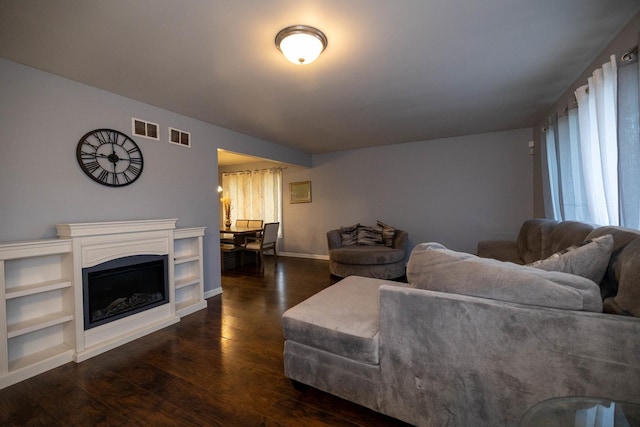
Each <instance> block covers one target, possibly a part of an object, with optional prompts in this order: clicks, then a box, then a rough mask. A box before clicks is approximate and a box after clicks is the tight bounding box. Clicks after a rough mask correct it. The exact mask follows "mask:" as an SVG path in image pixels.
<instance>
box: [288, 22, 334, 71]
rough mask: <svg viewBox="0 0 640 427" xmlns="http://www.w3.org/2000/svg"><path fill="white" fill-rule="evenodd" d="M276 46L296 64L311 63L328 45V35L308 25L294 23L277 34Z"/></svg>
mask: <svg viewBox="0 0 640 427" xmlns="http://www.w3.org/2000/svg"><path fill="white" fill-rule="evenodd" d="M276 47H277V48H278V49H279V50H280V51H281V52H282V54H283V55H284V56H285V58H287V59H288V60H289V61H291V62H293V63H294V64H298V65H305V64H311V63H312V62H313V61H315V60H316V59H317V58H318V56H320V54H321V53H322V51H323V50H325V48H326V47H327V36H325V35H324V34H323V33H322V31H320V30H318V29H317V28H313V27H309V26H308V25H293V26H291V27H287V28H284V29H283V30H281V31H280V32H279V33H278V34H277V35H276Z"/></svg>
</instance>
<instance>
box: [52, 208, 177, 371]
mask: <svg viewBox="0 0 640 427" xmlns="http://www.w3.org/2000/svg"><path fill="white" fill-rule="evenodd" d="M176 221H177V220H175V219H162V220H145V221H118V222H100V223H81V224H59V225H57V226H56V228H57V230H58V236H59V237H61V238H68V239H71V241H72V247H73V255H74V256H73V271H74V274H73V276H74V277H75V278H76V280H74V295H75V297H74V300H75V304H74V305H75V315H74V317H75V319H77V320H76V352H75V355H74V360H75V361H76V362H81V361H83V360H86V359H88V358H90V357H92V356H95V355H97V354H100V353H103V352H105V351H107V350H111V349H112V348H115V347H118V346H120V345H122V344H124V343H127V342H129V341H132V340H134V339H136V338H139V337H141V336H143V335H146V334H149V333H151V332H154V331H157V330H158V329H162V328H165V327H167V326H169V325H171V324H174V323H176V322H178V321H180V318H179V317H178V316H177V315H176V302H175V296H174V295H175V281H174V267H173V263H169V303H168V304H163V305H161V306H159V307H155V308H152V309H150V310H145V311H143V312H140V313H137V314H134V315H131V316H127V317H124V318H122V319H118V320H116V321H113V322H110V323H107V324H105V325H101V326H98V327H96V328H92V329H89V330H86V331H85V330H84V322H83V317H84V311H83V306H82V304H83V298H82V269H83V268H85V267H93V266H95V265H98V264H102V263H103V262H107V261H111V260H114V259H118V258H123V257H128V256H133V255H145V254H149V255H168V258H169V259H173V258H174V255H173V230H174V229H175V226H176Z"/></svg>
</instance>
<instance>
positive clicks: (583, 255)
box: [527, 234, 613, 283]
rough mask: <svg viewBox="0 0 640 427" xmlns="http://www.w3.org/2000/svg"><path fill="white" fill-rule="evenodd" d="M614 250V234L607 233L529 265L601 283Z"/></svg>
mask: <svg viewBox="0 0 640 427" xmlns="http://www.w3.org/2000/svg"><path fill="white" fill-rule="evenodd" d="M612 250H613V236H612V235H611V234H607V235H605V236H600V237H596V238H594V239H590V240H587V241H584V242H582V243H579V244H577V245H574V246H570V247H568V248H566V249H563V250H562V251H560V252H556V253H555V254H553V255H551V256H550V257H549V258H547V259H543V260H540V261H536V262H532V263H531V264H527V265H528V266H529V267H534V268H539V269H541V270H546V271H562V272H564V273H570V274H575V275H576V276H582V277H586V278H587V279H590V280H593V281H594V282H596V283H600V282H601V281H602V278H603V277H604V274H605V272H606V271H607V267H608V266H609V259H610V258H611V251H612Z"/></svg>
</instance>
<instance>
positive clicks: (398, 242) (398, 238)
mask: <svg viewBox="0 0 640 427" xmlns="http://www.w3.org/2000/svg"><path fill="white" fill-rule="evenodd" d="M408 241H409V233H407V232H406V231H404V230H396V233H395V234H394V235H393V244H392V245H391V247H392V248H393V249H402V250H403V251H406V250H407V243H408Z"/></svg>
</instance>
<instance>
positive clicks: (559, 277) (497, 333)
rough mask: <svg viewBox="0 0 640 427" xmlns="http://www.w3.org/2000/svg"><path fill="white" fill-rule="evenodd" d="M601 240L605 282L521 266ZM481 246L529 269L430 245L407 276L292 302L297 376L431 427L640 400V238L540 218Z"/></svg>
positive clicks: (289, 318)
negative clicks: (572, 400)
mask: <svg viewBox="0 0 640 427" xmlns="http://www.w3.org/2000/svg"><path fill="white" fill-rule="evenodd" d="M556 227H559V228H557V229H556ZM609 235H611V236H612V238H610V237H608V236H609ZM592 238H595V240H597V242H598V245H599V247H598V248H597V250H598V251H603V250H608V251H610V253H611V255H609V256H608V258H607V259H606V262H605V263H604V268H605V271H604V273H601V275H602V280H601V282H600V283H599V284H596V283H595V282H593V281H592V280H590V279H587V278H584V277H580V276H577V275H575V274H568V273H564V272H555V271H546V270H544V269H541V268H534V267H529V266H519V265H517V264H522V263H525V262H526V263H529V262H533V261H536V258H537V259H541V258H542V257H544V256H548V255H552V253H553V252H554V251H555V250H556V249H559V250H560V249H563V247H566V246H570V245H574V244H576V243H579V242H582V241H583V240H585V239H592ZM598 238H600V239H598ZM565 245H566V246H565ZM593 245H594V242H592V243H590V244H589V245H585V246H584V247H583V246H580V247H579V248H577V249H574V251H571V252H570V254H575V253H577V252H575V251H589V250H591V249H590V248H593ZM479 247H480V251H481V255H496V256H501V257H506V258H509V259H512V260H513V261H518V263H513V262H511V263H505V262H501V261H497V260H495V259H485V258H480V257H477V256H474V255H470V254H462V253H457V252H455V251H450V250H448V249H446V248H444V247H442V246H441V245H437V244H422V245H418V246H417V247H416V248H415V249H414V250H413V251H412V253H411V257H410V259H409V263H408V267H407V278H408V281H409V283H408V284H407V283H399V282H393V281H388V280H380V279H374V278H365V277H358V276H351V277H348V278H346V279H343V280H341V281H340V282H338V283H336V284H335V285H332V286H330V287H329V288H327V289H325V290H323V291H321V292H319V293H318V294H316V295H314V296H312V297H311V298H309V299H307V300H306V301H303V302H302V303H300V304H298V305H296V306H294V307H292V308H291V309H289V310H288V311H286V312H285V313H284V314H283V318H282V320H283V328H284V336H285V343H284V369H285V375H286V376H287V377H289V378H290V379H292V380H293V381H294V382H299V383H303V384H306V385H309V386H312V387H315V388H317V389H320V390H323V391H326V392H328V393H331V394H334V395H337V396H339V397H342V398H344V399H347V400H350V401H353V402H356V403H358V404H361V405H363V406H366V407H368V408H371V409H373V410H375V411H378V412H381V413H384V414H387V415H390V416H392V417H395V418H398V419H400V420H403V421H406V422H408V423H411V424H414V425H419V426H445V425H446V426H517V425H518V424H519V422H520V420H521V418H522V416H523V415H524V413H525V412H526V411H527V409H528V408H530V407H532V406H533V405H534V404H536V403H538V402H540V401H542V400H545V399H549V398H553V397H559V396H597V397H603V398H608V399H615V400H622V401H627V402H631V403H636V404H640V319H639V318H637V316H640V297H639V292H640V280H638V279H639V278H640V235H639V234H638V232H636V231H633V230H625V229H622V228H619V227H599V228H595V229H594V228H593V227H591V226H589V225H585V224H580V223H556V222H554V221H552V222H548V220H533V222H526V223H525V224H523V228H522V230H521V232H520V236H519V237H518V241H515V242H508V243H507V242H493V243H488V242H482V243H481V244H480V246H479ZM509 248H510V249H509ZM514 251H515V252H514ZM581 253H582V252H581ZM587 253H588V252H587ZM569 256H574V255H569ZM554 257H555V258H554ZM556 258H557V259H556ZM551 259H552V261H553V262H554V263H557V261H558V260H560V261H561V264H562V263H563V265H564V266H565V267H566V266H567V265H568V264H571V262H567V261H566V258H565V256H564V254H563V255H559V256H556V255H552V256H551ZM589 264H590V263H587V264H586V265H589ZM582 265H583V266H584V265H585V263H582ZM543 267H544V266H543ZM569 267H570V268H573V267H571V266H569ZM589 274H593V272H590V273H589ZM492 285H494V286H492ZM614 289H615V290H614ZM612 292H614V293H613V294H612ZM600 294H602V295H603V296H604V307H605V310H607V311H611V312H616V313H624V314H626V315H621V314H609V313H603V312H602V310H603V300H602V298H601V297H600Z"/></svg>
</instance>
